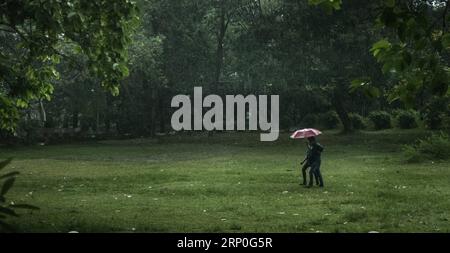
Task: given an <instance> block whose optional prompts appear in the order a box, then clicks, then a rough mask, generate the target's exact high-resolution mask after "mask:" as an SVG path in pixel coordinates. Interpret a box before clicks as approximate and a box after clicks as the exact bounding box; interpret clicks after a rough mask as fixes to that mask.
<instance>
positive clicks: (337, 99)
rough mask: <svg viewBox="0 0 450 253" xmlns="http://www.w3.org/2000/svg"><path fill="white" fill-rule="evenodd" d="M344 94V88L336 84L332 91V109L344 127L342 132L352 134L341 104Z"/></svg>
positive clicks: (343, 106)
mask: <svg viewBox="0 0 450 253" xmlns="http://www.w3.org/2000/svg"><path fill="white" fill-rule="evenodd" d="M344 92H345V88H343V87H342V86H341V85H339V84H337V85H336V87H335V88H334V89H333V92H332V98H331V102H332V104H333V107H334V109H335V110H336V113H337V114H338V116H339V119H340V120H341V122H342V125H343V126H344V129H343V132H344V133H352V132H353V131H354V128H353V124H352V121H351V120H350V117H349V116H348V112H347V109H346V108H345V105H344V102H343V101H344Z"/></svg>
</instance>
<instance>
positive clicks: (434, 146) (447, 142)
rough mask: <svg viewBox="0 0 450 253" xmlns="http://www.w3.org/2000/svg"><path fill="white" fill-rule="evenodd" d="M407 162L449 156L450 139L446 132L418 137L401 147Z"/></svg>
mask: <svg viewBox="0 0 450 253" xmlns="http://www.w3.org/2000/svg"><path fill="white" fill-rule="evenodd" d="M403 153H404V154H405V157H406V161H407V162H420V161H424V160H432V159H437V160H445V159H448V158H450V139H449V136H448V135H447V134H444V133H442V132H441V133H440V134H433V135H431V136H429V137H427V138H424V139H419V140H418V141H417V142H416V143H414V144H412V145H406V146H405V147H404V149H403Z"/></svg>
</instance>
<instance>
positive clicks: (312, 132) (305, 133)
mask: <svg viewBox="0 0 450 253" xmlns="http://www.w3.org/2000/svg"><path fill="white" fill-rule="evenodd" d="M321 133H322V132H321V131H319V130H317V129H314V128H305V129H300V130H297V131H295V132H294V133H293V134H292V135H291V139H303V138H308V137H312V136H317V135H319V134H321Z"/></svg>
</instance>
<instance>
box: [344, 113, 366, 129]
mask: <svg viewBox="0 0 450 253" xmlns="http://www.w3.org/2000/svg"><path fill="white" fill-rule="evenodd" d="M348 117H349V118H350V121H351V122H352V125H353V128H354V129H365V128H366V127H367V125H366V121H365V120H364V118H363V117H362V116H361V115H359V114H357V113H350V114H349V115H348Z"/></svg>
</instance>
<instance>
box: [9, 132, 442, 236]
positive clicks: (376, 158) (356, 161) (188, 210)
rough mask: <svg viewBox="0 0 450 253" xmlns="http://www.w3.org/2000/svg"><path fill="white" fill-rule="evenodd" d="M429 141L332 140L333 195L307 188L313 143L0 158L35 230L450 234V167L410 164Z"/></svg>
mask: <svg viewBox="0 0 450 253" xmlns="http://www.w3.org/2000/svg"><path fill="white" fill-rule="evenodd" d="M426 134H427V133H425V132H423V131H420V130H408V131H400V130H389V131H378V132H362V133H358V134H355V135H339V134H337V133H336V132H325V134H324V135H323V136H321V137H320V138H319V141H320V142H321V143H322V144H323V145H324V146H325V152H324V153H323V157H322V169H321V170H322V174H323V177H324V182H325V188H323V189H322V188H318V187H314V188H312V189H306V188H303V187H301V186H300V185H299V176H300V171H299V168H300V166H299V162H300V161H301V159H302V158H303V155H304V152H305V143H304V141H300V140H289V138H288V135H287V134H283V135H282V136H280V139H279V141H277V142H273V143H262V142H259V135H258V134H256V133H255V134H245V133H235V134H224V133H218V134H215V135H214V136H212V137H208V136H206V135H205V136H200V135H195V136H168V137H161V138H158V139H136V140H123V141H101V142H95V143H85V144H72V145H50V146H29V147H19V148H14V149H5V148H2V149H0V159H3V158H7V157H14V160H13V162H12V163H11V164H10V166H8V168H7V169H6V171H12V170H18V171H20V172H21V175H19V176H18V178H17V181H16V184H15V186H14V187H13V188H12V189H11V191H10V192H9V193H8V195H7V196H8V198H9V200H13V201H14V202H15V203H28V204H33V205H37V206H39V207H40V208H41V210H40V211H33V212H31V211H21V212H20V214H21V217H20V218H11V219H8V222H10V223H11V224H13V225H15V226H16V227H17V228H18V229H19V231H25V232H68V231H71V230H76V231H79V232H318V231H320V232H369V231H373V230H375V231H379V232H449V231H450V162H448V161H447V162H442V161H434V162H431V161H430V162H425V163H420V164H406V163H404V162H403V159H404V158H403V157H402V153H401V149H402V145H403V144H405V143H409V142H411V141H413V138H414V137H417V136H423V135H426Z"/></svg>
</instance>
